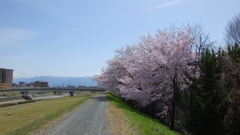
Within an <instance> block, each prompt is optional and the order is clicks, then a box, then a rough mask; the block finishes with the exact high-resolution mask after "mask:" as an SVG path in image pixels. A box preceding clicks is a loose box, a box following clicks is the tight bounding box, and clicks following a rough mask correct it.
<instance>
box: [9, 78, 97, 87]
mask: <svg viewBox="0 0 240 135" xmlns="http://www.w3.org/2000/svg"><path fill="white" fill-rule="evenodd" d="M35 81H47V82H48V84H49V86H50V87H57V86H61V87H62V86H64V87H65V86H68V85H71V86H76V87H77V86H79V85H81V86H96V85H97V82H96V81H93V80H92V79H91V78H90V77H52V76H39V77H32V78H13V83H16V84H19V82H25V83H31V82H35Z"/></svg>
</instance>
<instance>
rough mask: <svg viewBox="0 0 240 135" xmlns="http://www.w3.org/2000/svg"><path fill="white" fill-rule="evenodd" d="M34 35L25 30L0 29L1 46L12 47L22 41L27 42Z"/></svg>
mask: <svg viewBox="0 0 240 135" xmlns="http://www.w3.org/2000/svg"><path fill="white" fill-rule="evenodd" d="M34 35H35V33H34V32H32V31H29V30H24V29H12V28H5V29H0V46H5V45H11V44H14V43H17V42H19V41H22V40H27V39H30V38H32V37H33V36H34Z"/></svg>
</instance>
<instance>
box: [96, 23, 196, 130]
mask: <svg viewBox="0 0 240 135" xmlns="http://www.w3.org/2000/svg"><path fill="white" fill-rule="evenodd" d="M193 44H194V39H193V36H192V31H191V29H186V28H184V29H178V30H177V32H169V31H167V30H162V31H161V30H159V31H157V33H156V34H155V35H154V36H152V35H150V34H148V35H147V36H141V37H140V41H139V42H138V43H137V44H134V45H132V46H128V47H127V48H126V49H123V48H122V49H120V50H117V51H116V52H117V54H116V56H115V57H114V58H113V59H112V60H110V61H108V67H107V68H106V69H105V70H103V71H102V74H101V75H98V76H96V77H95V78H94V79H95V80H97V81H98V83H99V85H102V86H105V87H106V88H107V89H108V90H112V91H115V92H117V93H118V94H120V95H121V96H122V97H123V98H125V99H127V100H134V101H136V103H137V104H136V106H146V105H149V104H152V103H155V102H158V101H160V100H161V101H162V102H164V106H163V108H162V112H161V113H159V114H157V115H160V116H164V115H166V114H169V115H170V119H171V128H172V129H173V128H174V123H175V122H174V121H175V107H176V102H177V99H178V98H179V97H178V93H179V92H180V91H181V90H183V89H185V88H186V85H185V83H184V82H185V80H186V79H187V78H186V76H185V75H184V74H185V73H186V72H190V71H191V68H192V67H191V66H188V64H189V63H191V62H193V61H194V60H195V58H196V57H195V54H196V53H194V52H193V51H192V49H191V47H192V45H193Z"/></svg>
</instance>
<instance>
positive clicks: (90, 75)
mask: <svg viewBox="0 0 240 135" xmlns="http://www.w3.org/2000/svg"><path fill="white" fill-rule="evenodd" d="M99 74H100V73H86V74H85V77H93V76H95V75H99Z"/></svg>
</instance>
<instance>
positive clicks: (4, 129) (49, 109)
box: [0, 94, 94, 135]
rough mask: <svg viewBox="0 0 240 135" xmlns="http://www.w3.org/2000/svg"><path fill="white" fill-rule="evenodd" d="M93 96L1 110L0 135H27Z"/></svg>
mask: <svg viewBox="0 0 240 135" xmlns="http://www.w3.org/2000/svg"><path fill="white" fill-rule="evenodd" d="M93 95H94V94H81V95H78V96H74V97H63V98H55V99H44V100H39V101H37V102H34V103H28V104H23V105H17V106H11V107H6V108H1V109H0V122H1V126H0V133H1V134H3V135H5V134H17V135H20V134H23V135H24V134H27V133H28V132H30V131H33V130H36V129H39V128H41V127H42V126H43V125H45V124H47V123H49V122H50V121H53V120H55V119H57V118H59V117H62V116H63V115H64V114H66V113H69V112H70V111H72V110H74V109H75V108H77V107H79V106H80V105H81V104H83V103H84V102H85V101H87V100H88V99H89V98H90V97H91V96H93ZM8 113H10V114H11V115H9V114H8Z"/></svg>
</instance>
